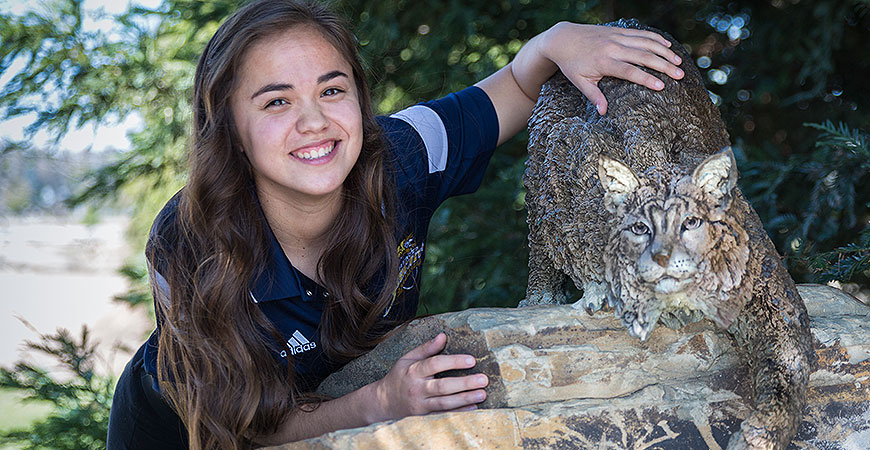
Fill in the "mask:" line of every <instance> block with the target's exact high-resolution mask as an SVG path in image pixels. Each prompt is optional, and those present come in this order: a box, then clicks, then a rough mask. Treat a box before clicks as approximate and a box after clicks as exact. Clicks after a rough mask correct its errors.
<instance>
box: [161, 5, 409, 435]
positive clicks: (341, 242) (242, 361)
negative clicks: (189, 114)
mask: <svg viewBox="0 0 870 450" xmlns="http://www.w3.org/2000/svg"><path fill="white" fill-rule="evenodd" d="M300 25H305V26H312V27H313V28H314V29H316V30H318V31H320V32H321V33H322V34H323V36H324V37H325V38H326V39H327V40H328V41H329V42H330V43H332V44H333V46H335V48H336V49H337V50H338V51H339V53H341V54H342V55H343V56H344V57H345V59H347V61H348V62H349V63H350V65H351V67H352V68H353V76H354V80H355V82H356V88H357V90H358V95H359V99H360V107H361V110H362V111H361V112H362V120H363V134H364V136H363V146H362V151H361V153H360V156H359V159H358V160H357V163H356V165H355V166H354V168H353V169H352V170H351V172H350V174H349V175H348V177H347V179H346V180H345V182H344V189H343V192H344V197H343V203H342V211H341V212H340V214H339V215H338V217H339V218H338V219H336V221H335V223H333V224H332V226H331V229H330V232H329V233H328V235H329V236H332V237H331V240H330V241H329V242H328V243H327V247H326V250H325V251H324V253H323V255H322V257H321V259H320V261H319V262H318V275H319V278H320V280H321V282H322V283H323V284H324V285H325V287H326V288H327V290H328V291H329V292H330V293H332V295H331V296H330V297H329V298H330V301H329V302H328V304H327V305H326V308H325V311H324V313H323V317H322V323H321V339H322V342H323V347H324V350H325V351H326V353H327V355H329V356H330V357H331V358H333V359H335V360H346V359H349V358H351V357H353V356H357V355H359V354H361V353H363V352H364V351H366V350H368V349H370V348H371V347H372V346H373V345H374V344H375V343H377V340H378V339H379V337H378V335H377V334H376V333H375V332H374V331H373V330H374V329H375V326H376V325H377V328H378V329H380V328H381V326H380V322H379V319H380V317H381V315H382V314H383V312H384V310H385V309H386V308H387V307H388V306H389V304H390V302H391V301H392V299H393V295H394V292H395V283H396V282H395V279H396V273H397V270H398V269H397V266H398V263H397V255H396V240H395V231H394V230H395V224H394V219H393V217H394V195H395V186H394V185H393V183H392V181H391V180H392V178H391V177H390V175H389V173H388V170H387V168H386V164H387V163H386V162H385V161H386V160H387V156H386V152H387V146H386V144H385V141H384V138H383V136H382V133H381V131H380V127H379V126H378V125H377V123H376V122H375V119H374V113H373V111H372V106H371V98H370V95H369V88H368V84H367V82H366V78H365V74H364V72H363V68H362V65H361V64H360V60H359V55H358V53H357V48H356V40H355V38H354V37H353V35H352V34H351V33H350V32H349V31H348V28H347V26H346V25H345V24H344V22H343V21H342V20H341V19H340V18H338V17H337V16H336V15H334V14H333V13H331V12H330V11H329V10H327V9H326V8H324V7H323V6H319V5H317V4H314V3H307V2H299V1H285V0H282V1H276V0H260V1H255V2H252V3H249V4H248V5H246V6H245V7H243V8H241V9H240V10H238V11H237V12H236V13H235V14H233V15H232V16H231V17H230V18H228V19H227V20H226V22H225V23H224V24H223V25H221V27H220V28H219V29H218V31H217V32H216V33H215V35H214V36H213V37H212V39H211V40H210V41H209V43H208V45H207V46H206V48H205V50H204V51H203V54H202V56H201V57H200V59H199V63H198V65H197V68H196V75H195V79H194V96H193V108H194V129H193V141H192V144H191V150H190V157H189V158H190V178H189V180H188V182H187V185H186V186H185V187H184V189H183V190H182V192H181V195H180V199H179V204H178V211H177V217H176V219H175V220H174V221H172V223H169V224H166V226H167V227H172V229H173V233H172V235H174V236H177V239H176V240H174V241H173V242H166V240H165V239H163V238H161V237H160V236H158V235H154V236H152V237H151V239H149V243H148V247H147V249H146V254H147V256H148V259H149V261H151V263H152V266H156V267H158V268H159V269H160V271H161V274H162V275H163V276H164V277H165V278H166V280H167V282H168V284H169V292H170V293H171V299H169V300H168V301H157V302H155V303H156V305H157V314H158V317H159V318H160V320H161V331H160V336H159V348H158V353H157V371H158V379H159V384H160V387H161V390H162V391H163V392H164V394H165V396H166V397H167V399H168V402H169V403H170V405H171V406H172V407H173V408H174V409H175V410H176V411H177V412H178V414H179V416H180V417H181V419H182V421H183V422H184V424H185V426H186V428H187V431H188V435H189V444H190V447H191V448H194V449H200V448H206V449H211V448H222V449H224V448H229V449H236V448H242V447H246V446H248V445H250V443H251V438H252V437H255V436H257V435H265V434H270V433H273V432H275V431H277V430H278V427H279V426H280V425H281V424H282V422H283V421H284V420H285V418H286V417H287V414H288V413H289V412H290V411H291V410H292V409H293V408H295V407H298V406H299V405H301V404H305V403H307V402H308V401H309V400H310V397H309V396H306V395H304V394H300V393H298V392H296V390H295V389H294V383H293V363H292V361H290V362H289V364H288V366H289V368H286V367H283V366H282V365H281V364H278V363H276V360H275V356H274V354H275V353H276V352H277V351H279V350H280V346H281V342H282V340H283V339H282V338H281V336H280V335H279V334H278V332H277V331H276V329H275V327H274V326H273V325H272V324H271V322H270V321H269V320H268V319H267V318H266V317H265V316H264V314H263V313H262V312H261V311H260V310H259V307H258V306H257V305H256V304H254V303H253V302H252V301H251V298H250V293H249V288H250V286H251V284H252V281H253V280H255V279H256V277H257V276H259V275H260V274H261V272H262V270H263V267H264V264H266V263H268V262H269V261H270V253H269V243H268V238H267V232H266V231H264V224H263V216H262V212H261V210H260V208H259V204H258V201H257V198H256V193H255V191H256V190H255V189H254V187H253V181H252V180H253V178H252V174H251V170H252V169H251V165H250V163H249V162H248V160H247V158H246V156H245V154H244V153H243V152H241V151H240V150H239V148H238V142H239V140H238V137H237V135H236V132H235V128H234V124H233V117H232V111H231V108H230V102H229V99H230V96H231V94H232V92H233V90H234V89H235V87H236V86H235V83H236V77H237V73H238V71H239V68H240V66H241V63H242V61H243V57H244V55H245V52H246V51H247V50H248V49H249V48H251V46H252V45H254V44H255V43H257V42H259V41H260V40H261V39H268V38H269V37H271V36H274V35H275V34H277V33H280V32H282V31H286V30H288V29H290V28H292V27H296V26H300ZM378 280H382V281H383V286H382V287H381V288H380V290H379V291H377V290H375V292H372V289H371V288H370V286H371V285H378ZM152 286H155V288H153V289H152V291H153V292H154V295H155V298H158V299H159V298H160V292H158V290H157V289H156V286H157V284H156V283H154V282H153V280H152Z"/></svg>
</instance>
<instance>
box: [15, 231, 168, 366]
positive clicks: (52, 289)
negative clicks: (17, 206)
mask: <svg viewBox="0 0 870 450" xmlns="http://www.w3.org/2000/svg"><path fill="white" fill-rule="evenodd" d="M128 220H129V219H127V218H126V217H109V218H105V219H103V220H102V221H101V222H100V223H98V224H96V225H93V226H86V225H83V224H81V223H77V222H74V221H72V220H70V219H64V218H56V217H45V216H38V217H12V218H0V305H2V306H0V338H2V342H3V345H0V365H2V366H4V367H10V366H12V365H13V364H14V363H15V362H16V361H18V360H19V359H21V358H22V357H23V356H28V355H25V354H24V353H23V352H22V350H23V345H22V344H23V342H24V341H25V340H36V339H38V335H37V334H36V333H35V332H34V331H33V330H31V329H29V328H28V327H27V326H25V325H24V324H23V323H22V322H21V321H20V320H19V319H18V317H21V318H23V319H25V320H26V321H27V322H29V323H30V324H31V325H32V326H33V327H34V328H36V330H38V331H39V332H40V333H53V332H54V331H55V330H56V329H57V328H58V327H62V328H67V329H69V330H70V331H71V332H72V333H73V335H74V336H76V337H78V336H79V334H80V331H81V328H82V325H83V324H87V325H88V327H89V328H90V329H91V331H92V338H93V339H95V340H98V341H99V342H100V343H101V345H100V347H99V348H100V352H101V353H102V356H103V358H104V360H105V363H104V364H103V365H102V367H98V368H97V369H98V370H100V371H104V370H105V371H111V372H114V373H119V371H120V370H121V369H123V366H124V364H125V363H126V360H127V359H128V358H129V354H128V353H126V352H120V353H119V352H117V351H114V350H112V348H113V347H114V346H115V345H114V344H122V345H126V346H128V347H132V348H133V350H135V346H138V344H139V343H141V342H142V340H143V339H144V337H145V336H146V335H147V332H148V331H149V330H150V329H151V321H150V319H148V317H147V314H146V313H145V312H144V311H142V310H141V308H140V309H138V310H137V309H131V308H129V307H127V306H126V305H124V304H120V303H118V302H114V301H112V297H113V296H115V295H118V294H122V293H124V292H126V290H127V287H128V286H127V281H126V279H125V278H124V277H122V276H121V275H119V274H118V269H119V268H120V267H121V266H122V264H123V263H124V261H125V259H126V258H127V257H128V256H129V249H128V248H127V245H126V244H125V242H124V231H125V229H126V227H127V224H128ZM28 357H31V358H32V355H31V356H28ZM34 361H35V362H37V363H42V365H45V364H48V363H49V362H50V360H47V359H44V358H36V359H34ZM46 368H48V369H51V368H52V367H46Z"/></svg>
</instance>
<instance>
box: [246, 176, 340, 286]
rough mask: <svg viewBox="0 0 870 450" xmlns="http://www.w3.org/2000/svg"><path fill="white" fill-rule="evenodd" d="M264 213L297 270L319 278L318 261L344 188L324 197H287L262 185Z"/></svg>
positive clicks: (261, 202) (260, 193) (261, 196)
mask: <svg viewBox="0 0 870 450" xmlns="http://www.w3.org/2000/svg"><path fill="white" fill-rule="evenodd" d="M258 194H259V197H260V205H261V206H262V208H263V214H265V216H266V220H268V221H269V226H270V227H271V228H272V232H273V233H274V234H275V238H276V239H278V243H279V244H281V248H282V249H283V250H284V254H285V255H287V258H288V259H289V260H290V262H291V263H292V264H293V267H295V268H296V270H299V271H300V272H302V273H303V274H305V275H306V276H307V277H308V278H311V279H312V280H315V281H318V277H317V262H318V261H319V260H320V256H321V254H322V253H323V247H324V245H326V241H327V232H328V231H329V229H330V227H331V226H332V224H333V222H334V221H335V218H336V217H337V216H338V213H339V211H340V210H341V192H336V193H334V194H331V195H329V196H323V197H317V198H314V197H285V196H279V195H273V194H270V193H268V192H264V191H263V190H259V189H258Z"/></svg>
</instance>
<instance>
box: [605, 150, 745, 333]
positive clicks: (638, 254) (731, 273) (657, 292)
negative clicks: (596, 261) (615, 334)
mask: <svg viewBox="0 0 870 450" xmlns="http://www.w3.org/2000/svg"><path fill="white" fill-rule="evenodd" d="M662 170H665V171H666V170H667V169H666V168H653V169H651V170H650V171H648V172H649V174H648V175H647V176H643V175H638V174H636V173H635V172H634V171H632V170H631V169H630V168H629V167H628V166H626V165H625V164H623V163H621V162H619V161H617V160H615V159H612V158H610V157H608V156H605V155H601V156H600V158H599V165H598V177H599V180H600V181H601V186H602V188H603V191H604V205H605V208H607V210H608V211H609V212H611V213H612V214H613V218H612V222H611V225H612V226H611V227H610V233H609V236H608V241H607V252H606V254H605V255H604V263H605V277H606V280H607V284H608V285H609V286H610V292H609V293H608V296H609V298H608V300H609V303H610V304H611V305H613V306H614V307H615V308H616V313H617V315H618V316H621V317H622V321H623V323H624V324H625V325H626V326H627V327H628V329H629V333H631V334H632V335H634V336H637V337H639V338H640V339H642V340H645V339H646V337H647V336H648V335H649V333H650V332H651V331H652V330H653V328H654V327H655V325H656V323H657V322H658V321H659V319H660V318H661V319H662V321H663V322H665V323H666V324H668V325H671V326H674V325H677V326H678V325H682V324H684V323H686V322H691V321H696V320H699V319H700V318H702V317H708V318H710V319H712V320H713V321H714V322H716V323H717V324H718V325H720V326H722V327H724V328H728V326H729V325H730V324H731V322H732V321H733V320H734V318H735V317H736V316H737V314H738V313H739V312H740V309H741V307H742V302H744V301H745V300H746V295H745V292H744V291H748V289H745V288H742V287H741V282H742V281H743V280H744V278H745V276H744V275H745V272H746V263H747V259H748V258H749V247H748V237H747V233H746V231H745V230H744V228H743V226H742V224H741V223H740V222H739V221H738V220H736V219H735V217H742V216H743V214H733V213H732V212H731V211H730V209H731V208H732V205H733V204H734V203H736V202H733V201H732V200H733V198H734V196H735V195H736V192H735V186H736V183H737V168H736V164H735V161H734V154H733V153H732V151H731V148H730V147H727V148H725V149H724V150H723V151H721V152H719V153H717V154H714V155H712V156H710V157H708V158H707V159H706V160H704V161H703V162H702V163H701V164H699V165H698V166H697V167H696V168H695V169H694V171H693V172H692V173H691V174H689V175H683V176H679V174H678V175H677V176H667V175H666V176H662V175H661V172H662ZM735 294H736V295H735ZM674 321H676V322H674ZM672 323H673V325H672Z"/></svg>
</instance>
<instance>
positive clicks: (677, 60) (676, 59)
mask: <svg viewBox="0 0 870 450" xmlns="http://www.w3.org/2000/svg"><path fill="white" fill-rule="evenodd" d="M674 61H676V63H677V64H680V63H682V62H683V60H682V59H680V55H674Z"/></svg>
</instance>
